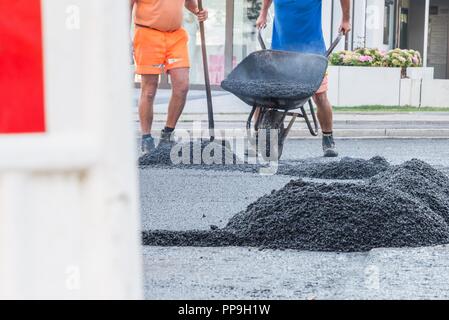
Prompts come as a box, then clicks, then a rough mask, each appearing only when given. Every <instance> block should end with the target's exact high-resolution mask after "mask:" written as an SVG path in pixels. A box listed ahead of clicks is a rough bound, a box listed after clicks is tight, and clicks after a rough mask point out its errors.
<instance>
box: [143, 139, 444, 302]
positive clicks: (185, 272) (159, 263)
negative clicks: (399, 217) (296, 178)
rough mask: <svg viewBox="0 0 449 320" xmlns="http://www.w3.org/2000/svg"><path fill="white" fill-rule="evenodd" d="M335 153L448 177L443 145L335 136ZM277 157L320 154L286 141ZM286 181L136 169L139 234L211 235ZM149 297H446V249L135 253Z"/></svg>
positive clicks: (316, 145) (309, 143)
mask: <svg viewBox="0 0 449 320" xmlns="http://www.w3.org/2000/svg"><path fill="white" fill-rule="evenodd" d="M337 144H338V148H339V150H340V153H341V155H342V156H350V157H360V158H370V157H372V156H375V155H382V156H384V157H385V158H386V159H387V160H389V161H390V162H391V163H393V164H397V163H401V162H403V161H406V160H409V159H412V158H419V159H422V160H424V161H426V162H429V163H430V164H432V165H434V166H436V167H438V168H440V169H442V170H444V171H446V172H449V140H445V139H435V140H432V139H421V140H405V139H401V140H393V139H384V140H364V139H360V140H357V139H351V140H338V141H337ZM284 150H285V151H284V156H283V158H284V159H285V160H293V161H294V160H299V159H308V161H323V160H322V158H320V155H321V148H320V141H319V140H290V141H289V142H287V144H286V146H285V149H284ZM290 179H291V177H288V176H281V175H274V176H262V175H258V174H250V173H242V172H214V171H200V170H181V169H160V168H146V169H141V170H140V191H141V195H140V197H141V214H142V228H143V229H145V230H148V229H165V230H189V229H202V230H207V229H209V227H210V225H218V226H220V227H221V226H224V225H225V224H226V223H227V221H228V219H229V218H230V217H232V216H233V215H234V214H235V213H237V212H239V211H240V210H243V209H245V208H246V206H247V205H249V204H250V203H251V202H253V201H254V200H256V199H257V198H259V197H260V196H262V195H264V194H266V193H269V192H270V191H271V190H273V189H279V188H280V187H282V186H283V185H285V184H286V183H287V182H288V181H289V180H290ZM142 250H143V263H144V283H145V297H146V298H147V299H211V298H215V299H422V298H430V299H432V298H446V299H447V298H449V246H438V247H426V248H401V249H375V250H372V251H370V252H365V253H332V252H330V253H329V252H327V253H323V252H307V251H293V250H285V251H275V250H263V251H261V250H259V249H257V248H242V247H240V248H237V247H227V248H194V247H182V248H179V247H143V249H142Z"/></svg>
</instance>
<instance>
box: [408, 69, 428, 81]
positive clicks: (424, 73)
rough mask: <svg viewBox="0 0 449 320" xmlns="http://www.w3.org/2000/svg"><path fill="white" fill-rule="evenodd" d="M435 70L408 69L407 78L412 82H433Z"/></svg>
mask: <svg viewBox="0 0 449 320" xmlns="http://www.w3.org/2000/svg"><path fill="white" fill-rule="evenodd" d="M433 75H434V68H424V67H419V68H417V67H413V68H407V78H409V79H412V80H433Z"/></svg>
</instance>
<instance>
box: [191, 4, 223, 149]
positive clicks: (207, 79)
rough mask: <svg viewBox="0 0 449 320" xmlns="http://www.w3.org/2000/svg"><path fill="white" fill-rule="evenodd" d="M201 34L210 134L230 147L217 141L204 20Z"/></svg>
mask: <svg viewBox="0 0 449 320" xmlns="http://www.w3.org/2000/svg"><path fill="white" fill-rule="evenodd" d="M198 9H199V10H200V11H203V9H204V7H203V1H202V0H198ZM200 35H201V52H202V56H203V69H204V84H205V87H206V97H207V118H208V122H209V136H210V140H209V141H210V142H215V143H218V144H221V145H222V146H223V147H225V148H228V149H229V148H230V145H229V142H228V141H224V140H222V141H216V140H215V122H214V107H213V103H212V90H211V86H210V77H209V63H208V61H207V48H206V31H205V28H204V22H200Z"/></svg>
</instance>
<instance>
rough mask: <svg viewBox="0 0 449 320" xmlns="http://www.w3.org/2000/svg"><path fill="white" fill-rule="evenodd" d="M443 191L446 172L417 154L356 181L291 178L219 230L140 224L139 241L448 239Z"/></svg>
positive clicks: (302, 246) (317, 247)
mask: <svg viewBox="0 0 449 320" xmlns="http://www.w3.org/2000/svg"><path fill="white" fill-rule="evenodd" d="M374 162H376V163H383V161H381V159H375V160H374ZM448 190H449V178H448V177H447V176H446V175H444V174H443V173H441V172H439V171H438V170H436V169H434V168H433V167H432V166H430V165H428V164H427V163H425V162H423V161H420V160H416V159H415V160H411V161H408V162H405V163H403V164H401V165H397V166H389V167H388V168H387V169H386V170H384V171H382V172H380V173H378V174H377V175H375V176H373V177H371V178H370V179H365V180H361V182H358V183H354V182H329V183H321V182H320V183H319V182H313V181H304V180H302V179H298V180H292V181H290V182H289V183H288V184H287V185H285V186H284V187H283V188H282V189H280V190H275V191H273V192H272V193H271V194H268V195H265V196H263V197H261V198H259V199H258V200H257V201H255V202H254V203H252V204H250V205H249V206H248V207H247V208H246V210H243V211H241V212H239V213H237V214H236V215H235V216H234V217H232V218H231V219H230V220H229V222H228V224H227V225H226V226H225V227H224V228H222V229H217V228H214V229H213V230H210V231H198V230H194V231H183V232H177V231H163V230H156V231H146V232H144V233H143V244H144V245H156V246H213V247H220V246H250V247H259V248H270V249H296V250H313V251H337V252H353V251H367V250H370V249H373V248H379V247H420V246H432V245H439V244H447V243H449V225H448V223H449V215H448V212H449V209H448V208H449V191H448Z"/></svg>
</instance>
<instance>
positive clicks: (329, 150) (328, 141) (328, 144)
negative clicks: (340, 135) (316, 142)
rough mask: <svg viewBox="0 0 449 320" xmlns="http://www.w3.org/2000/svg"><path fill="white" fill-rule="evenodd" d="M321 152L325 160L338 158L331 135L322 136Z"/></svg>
mask: <svg viewBox="0 0 449 320" xmlns="http://www.w3.org/2000/svg"><path fill="white" fill-rule="evenodd" d="M323 152H324V156H325V157H326V158H334V157H338V152H337V150H336V148H335V141H334V136H333V135H332V134H323Z"/></svg>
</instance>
